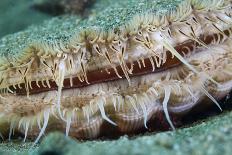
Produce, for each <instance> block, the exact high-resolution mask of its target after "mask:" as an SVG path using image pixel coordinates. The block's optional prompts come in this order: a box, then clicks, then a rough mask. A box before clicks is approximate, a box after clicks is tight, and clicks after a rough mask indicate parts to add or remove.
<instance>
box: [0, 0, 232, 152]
mask: <svg viewBox="0 0 232 155" xmlns="http://www.w3.org/2000/svg"><path fill="white" fill-rule="evenodd" d="M179 3H181V1H180V0H173V1H170V0H165V1H161V0H158V1H152V0H141V1H139V0H128V1H125V0H117V1H111V0H99V1H98V3H96V4H95V5H94V6H93V8H92V10H91V14H90V16H89V17H88V18H85V19H82V18H81V17H79V16H75V15H70V16H68V15H64V16H60V17H56V18H53V19H51V20H47V21H45V22H43V23H40V24H39V25H33V26H31V27H29V28H28V29H26V30H24V31H21V32H18V33H15V34H12V35H8V36H5V37H3V38H2V39H1V40H0V56H6V57H8V58H10V59H14V57H16V56H17V55H20V54H22V51H23V50H24V49H25V48H26V47H27V46H29V45H30V44H32V43H34V42H36V41H46V42H53V41H59V40H61V41H67V40H69V39H70V37H72V35H73V34H74V33H78V32H80V31H81V30H83V29H86V28H93V29H96V28H101V29H104V30H108V29H111V28H116V27H119V26H121V25H123V24H124V23H125V22H127V21H129V20H130V19H131V18H132V17H133V16H134V15H135V14H138V13H145V12H160V13H166V12H167V11H168V10H172V9H175V8H176V6H177V5H178V4H179ZM231 118H232V112H224V113H223V114H221V115H219V116H215V117H213V118H209V119H206V120H203V121H201V122H198V123H196V124H194V125H192V126H190V127H187V128H182V129H178V130H176V131H170V132H164V133H147V134H145V135H138V136H136V137H132V138H131V137H130V138H129V137H127V136H122V137H121V138H119V139H117V140H102V141H101V140H98V141H87V142H80V141H75V140H73V139H71V138H69V137H65V136H64V135H63V134H60V133H51V134H49V135H48V136H47V137H45V139H44V140H43V141H42V143H41V144H40V145H39V146H38V147H36V148H34V151H32V149H31V146H32V142H26V143H21V141H18V140H17V141H13V142H2V143H1V144H0V150H1V151H2V152H0V153H6V154H13V153H15V154H38V155H41V154H46V153H47V154H48V153H54V154H67V155H68V154H80V155H81V154H83V155H88V154H89V155H91V154H95V155H98V154H101V155H103V154H115V155H116V154H117V155H118V154H125V155H128V154H141V155H142V154H144V155H148V154H154V155H155V154H167V155H168V154H177V155H182V154H183V155H184V154H193V155H201V154H202V155H206V154H212V155H217V154H231V151H232V149H231V146H232V130H231V129H232V120H231Z"/></svg>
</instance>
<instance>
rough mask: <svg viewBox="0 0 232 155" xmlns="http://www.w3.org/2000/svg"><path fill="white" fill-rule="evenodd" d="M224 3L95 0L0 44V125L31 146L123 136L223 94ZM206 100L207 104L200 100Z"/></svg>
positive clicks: (227, 4) (226, 51)
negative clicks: (54, 137)
mask: <svg viewBox="0 0 232 155" xmlns="http://www.w3.org/2000/svg"><path fill="white" fill-rule="evenodd" d="M231 5H232V4H231V1H229V0H221V1H216V0H214V1H210V0H204V1H200V0H185V1H179V0H174V1H169V0H165V1H162V2H161V1H150V0H149V1H138V0H128V1H123V0H119V1H117V3H116V2H113V1H104V0H100V1H98V2H97V3H96V4H95V5H94V6H93V8H92V10H91V11H92V14H90V16H89V17H86V18H84V19H82V18H80V17H78V16H75V15H70V16H67V15H66V16H62V17H59V18H54V19H51V20H49V21H45V22H44V23H43V24H41V25H38V26H32V27H29V28H28V29H27V30H25V31H22V32H19V33H16V34H13V35H9V36H6V37H4V38H2V39H1V40H0V52H1V53H0V55H1V57H0V77H1V79H0V81H1V83H0V88H1V98H0V103H1V107H0V111H1V121H0V122H2V123H6V124H7V125H8V126H9V127H8V128H9V137H11V134H12V133H13V130H17V131H18V132H21V133H23V134H24V141H25V140H26V137H27V136H28V135H29V136H31V137H33V138H35V139H36V140H35V142H38V140H39V139H40V138H41V136H42V135H43V134H44V133H45V132H51V131H54V130H60V131H64V132H65V133H66V135H70V136H72V137H76V138H79V139H92V138H97V137H99V136H101V135H104V134H106V133H107V134H112V135H115V134H124V133H131V132H132V133H133V132H136V131H138V130H139V129H141V128H149V124H148V122H152V121H155V120H154V118H156V117H157V114H159V113H162V115H161V116H160V115H159V117H163V118H166V119H167V122H168V123H169V125H170V127H171V128H172V129H175V127H174V124H173V122H172V119H171V117H170V113H172V114H174V115H175V114H178V115H180V114H181V115H186V113H188V111H190V110H191V108H192V107H194V106H196V105H197V104H198V105H201V104H206V102H205V101H207V99H208V98H209V99H210V100H211V101H212V102H214V103H215V104H216V105H217V106H218V107H219V109H221V107H220V105H219V103H218V102H217V100H219V99H220V98H222V97H224V96H225V95H226V94H228V92H229V91H230V90H231V87H232V84H231V78H232V77H231V60H232V54H231V45H232V44H231V31H232V29H231V23H232V19H231ZM207 102H209V101H207Z"/></svg>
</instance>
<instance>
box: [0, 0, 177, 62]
mask: <svg viewBox="0 0 232 155" xmlns="http://www.w3.org/2000/svg"><path fill="white" fill-rule="evenodd" d="M180 3H181V0H172V1H170V0H165V1H152V0H142V1H140V0H128V1H124V0H118V1H110V0H99V1H98V2H97V3H96V4H95V5H93V7H92V10H91V14H90V15H89V17H87V18H84V19H82V18H81V17H79V16H75V15H64V16H59V17H56V18H53V19H51V20H47V21H45V22H43V23H41V24H37V25H33V26H31V27H29V28H28V29H26V30H25V31H21V32H18V33H15V34H12V35H9V36H5V37H3V38H2V39H1V40H0V56H1V58H2V57H4V58H5V57H6V58H7V60H8V61H10V62H14V61H17V59H20V58H22V57H24V56H26V55H27V54H28V53H27V52H28V51H27V49H26V48H27V47H28V46H30V45H31V44H33V43H35V42H46V43H51V44H52V43H54V42H55V41H56V42H64V43H65V42H67V41H68V40H69V39H70V38H71V37H72V36H73V35H74V34H75V33H79V32H81V31H83V30H85V29H93V30H95V29H101V30H103V31H107V30H109V29H116V28H118V27H120V26H122V25H125V24H126V23H128V21H130V20H131V19H132V18H133V17H134V16H135V15H137V14H141V13H144V14H145V13H146V12H152V13H154V14H155V13H159V14H160V13H162V14H165V13H167V12H168V11H171V10H175V9H176V7H177V6H178V5H179V4H180ZM1 63H5V61H2V62H0V65H1Z"/></svg>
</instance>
